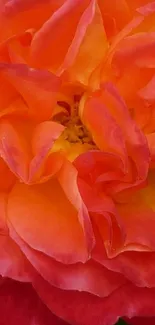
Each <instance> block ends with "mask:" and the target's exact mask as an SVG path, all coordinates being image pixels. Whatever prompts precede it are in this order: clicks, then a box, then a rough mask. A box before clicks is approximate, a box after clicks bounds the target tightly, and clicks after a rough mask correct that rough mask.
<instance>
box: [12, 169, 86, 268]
mask: <svg viewBox="0 0 155 325" xmlns="http://www.w3.org/2000/svg"><path fill="white" fill-rule="evenodd" d="M69 178H70V175H69V174H68V179H69ZM69 183H70V184H71V181H70V179H69ZM72 185H73V186H72V187H71V188H70V190H72V191H73V188H74V186H75V185H74V179H73V183H72ZM71 195H72V194H71ZM78 195H79V194H78V193H75V197H76V196H77V201H78V202H79V199H78ZM75 197H74V200H75ZM69 199H70V198H69ZM59 202H60V204H59ZM78 202H77V204H79V203H78ZM82 209H83V208H82V203H81V207H78V208H77V206H76V205H73V203H71V202H70V201H69V200H68V193H67V192H66V193H65V192H64V191H63V189H62V187H61V185H60V184H59V183H58V181H57V180H56V179H54V178H53V179H52V180H51V181H50V182H48V183H46V184H42V185H39V186H31V187H30V186H27V185H24V184H17V185H16V186H15V187H14V188H13V190H12V192H11V193H10V196H9V200H8V219H9V221H10V223H11V224H12V226H13V227H14V229H15V231H16V232H17V233H18V234H19V236H21V237H22V238H23V239H24V240H25V241H26V242H27V243H28V244H29V245H30V246H31V247H32V248H35V249H37V250H39V251H42V252H44V253H45V254H47V255H49V256H51V257H53V258H55V259H57V260H58V261H61V262H63V263H74V262H78V261H81V262H84V261H86V260H87V259H88V254H89V253H88V250H89V249H90V246H92V237H91V236H92V233H90V229H91V226H90V221H89V219H88V220H87V218H88V216H86V211H85V212H84V211H82ZM78 213H79V215H80V216H79V217H78ZM21 215H22V218H21ZM82 218H83V219H82ZM82 222H83V223H84V224H85V228H83V226H82ZM80 223H81V224H80ZM43 229H45V231H43ZM88 234H89V235H88ZM87 242H89V246H88V244H87Z"/></svg>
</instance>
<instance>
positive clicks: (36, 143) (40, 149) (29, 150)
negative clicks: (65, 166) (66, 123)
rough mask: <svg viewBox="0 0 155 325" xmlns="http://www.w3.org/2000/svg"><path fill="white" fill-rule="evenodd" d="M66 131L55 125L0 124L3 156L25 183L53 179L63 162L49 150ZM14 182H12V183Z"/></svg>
mask: <svg viewBox="0 0 155 325" xmlns="http://www.w3.org/2000/svg"><path fill="white" fill-rule="evenodd" d="M63 129H64V127H63V126H61V125H60V124H58V123H55V122H52V121H45V122H42V123H39V124H37V125H36V124H35V123H33V122H31V121H27V123H25V120H24V119H18V120H16V119H11V118H10V119H9V120H1V122H0V153H1V156H2V157H3V159H4V161H5V162H6V163H7V165H8V166H9V168H10V169H11V171H12V172H13V173H14V174H15V175H16V176H17V177H19V178H20V179H21V180H22V181H23V182H25V183H32V182H37V181H40V179H42V180H43V178H48V177H51V175H53V174H54V173H56V172H57V171H58V170H59V169H60V167H61V165H62V163H63V159H62V157H61V155H60V154H58V153H57V154H56V153H53V154H51V155H50V150H51V148H52V146H53V144H54V142H55V140H56V138H58V137H59V135H60V134H61V133H62V131H63ZM10 180H11V179H10Z"/></svg>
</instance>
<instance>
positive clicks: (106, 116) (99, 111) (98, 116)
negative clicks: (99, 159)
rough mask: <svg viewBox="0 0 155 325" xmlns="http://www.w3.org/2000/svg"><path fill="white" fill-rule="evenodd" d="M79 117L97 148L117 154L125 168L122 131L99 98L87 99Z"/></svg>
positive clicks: (125, 159)
mask: <svg viewBox="0 0 155 325" xmlns="http://www.w3.org/2000/svg"><path fill="white" fill-rule="evenodd" d="M81 115H82V120H83V123H84V124H85V125H86V127H87V128H88V130H89V131H90V132H91V135H92V137H93V140H94V142H95V143H96V145H97V146H98V148H99V149H100V150H102V151H108V152H111V153H115V154H118V155H119V156H121V158H122V161H123V162H124V165H125V166H126V164H127V153H126V148H125V142H124V138H123V133H122V130H121V128H120V127H119V125H118V124H117V122H116V121H115V119H114V118H113V116H112V115H111V114H110V112H109V110H108V108H107V107H106V106H105V105H104V103H103V102H102V101H101V100H100V98H99V97H97V96H92V97H90V98H88V99H87V100H86V103H85V105H84V108H83V111H82V114H81ZM124 168H126V167H124Z"/></svg>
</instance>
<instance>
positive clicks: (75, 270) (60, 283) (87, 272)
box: [10, 227, 126, 297]
mask: <svg viewBox="0 0 155 325" xmlns="http://www.w3.org/2000/svg"><path fill="white" fill-rule="evenodd" d="M10 231H11V236H12V237H13V238H14V240H15V241H16V242H17V243H18V245H19V246H20V248H21V250H22V251H23V253H24V254H25V255H26V257H27V258H28V260H29V261H30V263H31V264H32V265H33V266H34V268H35V269H36V270H37V271H38V272H39V273H40V274H41V276H42V277H43V278H44V279H45V280H46V281H48V282H49V283H50V284H51V285H53V286H55V287H57V288H60V289H64V290H78V291H86V292H90V293H92V294H95V295H97V296H100V297H105V296H108V295H109V294H111V293H112V292H113V291H114V290H116V289H117V288H118V287H120V286H122V284H124V283H125V282H126V280H125V278H124V277H123V276H122V275H120V274H119V273H113V272H111V271H109V270H108V269H106V268H104V267H103V266H101V265H100V264H98V263H96V262H95V261H92V260H90V261H88V262H86V263H84V264H83V263H76V264H73V265H64V264H62V263H59V262H57V261H55V260H54V259H52V258H51V257H49V256H47V255H45V254H42V253H40V252H37V251H36V250H34V249H32V248H30V246H28V245H27V244H26V243H25V242H24V241H23V240H22V239H21V238H20V237H19V236H18V235H17V233H16V232H15V231H14V229H13V228H12V227H10ZM96 279H98V281H96Z"/></svg>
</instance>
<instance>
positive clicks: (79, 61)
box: [58, 0, 108, 84]
mask: <svg viewBox="0 0 155 325" xmlns="http://www.w3.org/2000/svg"><path fill="white" fill-rule="evenodd" d="M94 48H98V51H96V52H95V54H94V55H92V53H93V51H94ZM107 48H108V43H107V40H106V35H105V31H104V27H103V22H102V17H101V13H100V10H99V8H98V6H97V4H96V2H95V1H94V0H92V1H91V2H90V4H89V6H88V7H87V9H86V10H85V12H84V13H83V15H82V17H81V19H80V21H79V24H78V26H77V30H76V33H75V36H74V39H73V41H72V43H71V45H70V47H69V50H68V52H67V55H66V57H65V60H64V62H63V64H62V66H61V67H60V69H59V71H58V72H59V74H60V73H61V72H63V71H64V70H66V69H67V72H66V74H64V78H65V77H66V78H69V80H72V81H75V80H76V81H79V82H81V83H83V84H87V83H88V79H89V76H90V74H91V73H92V71H93V70H94V69H95V68H96V66H98V64H99V63H100V62H101V60H102V59H103V57H104V55H105V53H106V51H107Z"/></svg>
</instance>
